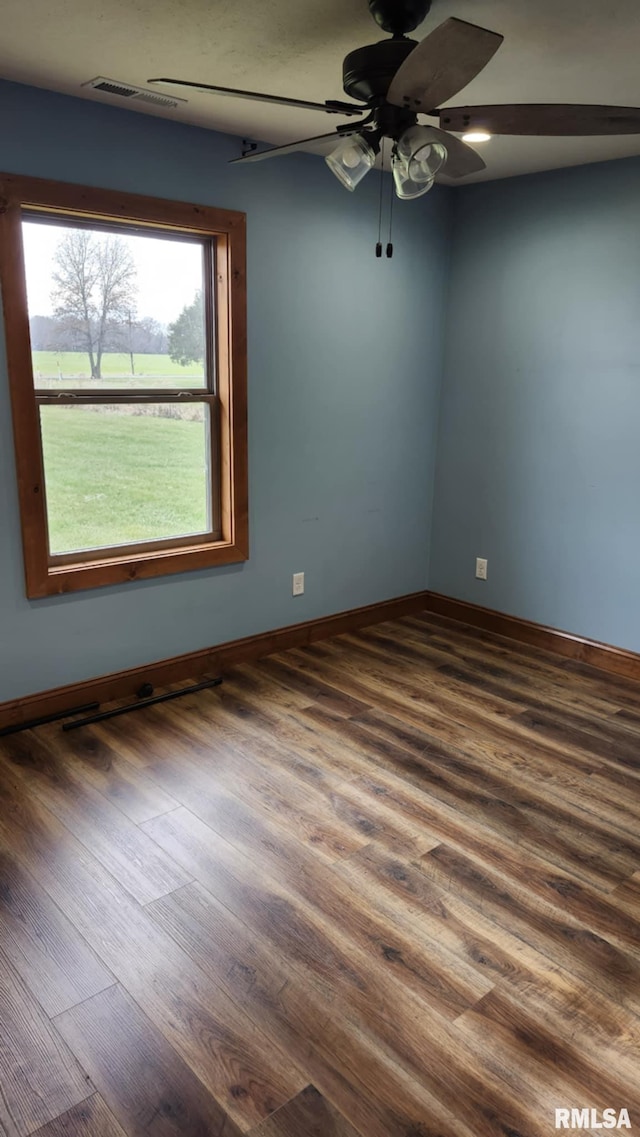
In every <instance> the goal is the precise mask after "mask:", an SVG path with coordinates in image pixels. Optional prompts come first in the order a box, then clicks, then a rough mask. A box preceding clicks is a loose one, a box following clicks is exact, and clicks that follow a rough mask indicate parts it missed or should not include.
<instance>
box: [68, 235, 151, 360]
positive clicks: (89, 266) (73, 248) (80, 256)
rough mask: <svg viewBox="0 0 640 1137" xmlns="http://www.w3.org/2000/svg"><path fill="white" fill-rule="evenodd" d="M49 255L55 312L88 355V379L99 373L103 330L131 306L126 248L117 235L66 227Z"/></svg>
mask: <svg viewBox="0 0 640 1137" xmlns="http://www.w3.org/2000/svg"><path fill="white" fill-rule="evenodd" d="M54 261H55V265H56V270H57V271H56V272H54V273H53V281H54V284H55V289H54V291H53V295H52V299H53V303H54V308H55V315H56V317H57V318H58V319H59V320H60V321H61V322H62V325H63V328H64V332H65V334H66V335H68V337H69V339H71V340H72V341H73V342H74V344H76V345H77V347H78V348H79V349H80V350H82V351H86V353H87V355H88V356H89V363H90V365H91V377H92V379H100V378H102V373H101V368H102V355H103V353H104V351H105V347H106V345H107V343H108V339H109V336H110V335H111V334H112V332H113V329H114V328H115V326H116V325H117V324H119V323H121V322H122V321H123V320H129V319H130V318H131V315H130V314H131V313H132V312H133V310H134V309H135V275H136V266H135V263H134V260H133V257H132V255H131V251H130V249H129V248H128V247H127V245H126V244H125V242H124V241H123V240H122V238H121V237H103V236H101V235H99V234H97V233H94V232H92V231H91V230H90V229H71V230H69V231H68V232H67V233H66V234H65V236H64V237H63V238H62V240H61V241H60V242H59V244H58V246H57V248H56V251H55V254H54Z"/></svg>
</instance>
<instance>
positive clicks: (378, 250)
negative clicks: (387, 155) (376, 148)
mask: <svg viewBox="0 0 640 1137" xmlns="http://www.w3.org/2000/svg"><path fill="white" fill-rule="evenodd" d="M383 190H384V138H383V139H382V144H381V150H380V209H379V211H378V241H377V244H376V256H377V257H381V256H382V197H383Z"/></svg>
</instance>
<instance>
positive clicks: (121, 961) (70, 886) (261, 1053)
mask: <svg viewBox="0 0 640 1137" xmlns="http://www.w3.org/2000/svg"><path fill="white" fill-rule="evenodd" d="M3 788H4V791H5V802H6V812H3V813H0V848H4V849H5V850H6V849H7V848H8V847H10V848H11V849H12V852H13V855H14V856H15V857H16V859H18V860H19V861H20V863H21V864H22V865H23V867H25V868H27V869H28V870H29V871H30V872H31V873H32V874H34V875H36V876H37V877H38V880H39V882H40V883H41V885H42V887H43V888H44V889H45V890H46V891H47V893H48V894H49V896H50V897H51V899H52V900H53V901H54V902H55V903H56V904H57V905H58V906H59V907H60V908H61V909H62V911H63V912H64V914H65V915H66V916H67V918H68V919H69V920H70V921H71V922H72V923H73V924H74V925H75V927H76V929H77V930H78V931H79V932H80V933H81V934H82V935H83V936H84V937H85V938H86V939H87V941H88V942H89V943H90V944H91V946H92V947H93V948H94V951H95V952H96V954H97V955H98V956H99V957H100V959H101V960H102V961H103V962H104V963H105V965H106V966H107V967H108V968H109V969H110V970H111V971H112V972H113V974H114V975H115V976H116V978H117V979H118V980H119V981H120V983H121V984H122V986H123V987H125V989H126V990H127V991H128V993H129V994H130V995H132V996H133V998H134V999H135V1000H136V1002H137V1003H138V1005H139V1006H140V1008H141V1009H142V1010H143V1011H144V1012H145V1014H146V1015H147V1016H148V1017H149V1018H150V1019H151V1020H152V1021H153V1023H154V1024H155V1026H156V1027H157V1028H158V1029H159V1030H160V1031H161V1033H163V1034H164V1036H165V1038H166V1039H167V1041H168V1042H169V1043H171V1045H172V1046H173V1047H174V1048H175V1049H176V1051H177V1052H178V1053H179V1054H181V1056H182V1057H183V1058H184V1060H185V1061H186V1062H187V1063H188V1064H189V1065H190V1066H191V1068H192V1070H193V1071H194V1073H195V1074H196V1076H197V1077H198V1078H199V1079H200V1081H201V1082H202V1083H203V1084H204V1085H205V1087H206V1088H207V1089H208V1090H209V1091H210V1093H212V1095H213V1096H214V1097H215V1098H216V1100H218V1101H220V1102H221V1104H222V1105H223V1106H224V1107H225V1109H226V1110H227V1112H228V1113H230V1114H231V1115H232V1117H233V1118H234V1120H235V1121H236V1122H237V1123H238V1124H239V1125H240V1126H243V1127H244V1128H250V1127H251V1126H252V1125H255V1124H256V1123H257V1122H258V1121H261V1120H262V1119H263V1118H264V1117H265V1116H268V1115H269V1114H270V1113H273V1112H274V1111H275V1110H276V1109H277V1108H278V1107H279V1106H280V1105H282V1104H283V1103H284V1102H285V1101H287V1100H288V1099H289V1098H290V1097H292V1096H293V1095H294V1094H295V1093H297V1092H298V1091H299V1090H300V1089H302V1088H303V1087H304V1085H306V1082H307V1081H308V1079H306V1080H305V1078H304V1076H303V1075H302V1073H301V1071H299V1070H298V1068H297V1065H296V1062H295V1059H294V1057H292V1056H291V1057H290V1056H285V1055H283V1054H282V1053H281V1052H280V1050H279V1049H278V1047H277V1046H275V1045H274V1044H273V1043H272V1042H270V1040H268V1039H267V1038H266V1037H265V1036H264V1034H263V1033H262V1031H261V1030H260V1028H259V1026H258V1025H257V1024H255V1023H254V1022H252V1021H251V1020H250V1019H249V1017H248V1016H247V1015H246V1014H245V1013H244V1012H243V1011H242V1010H241V1008H239V1007H238V1006H237V1004H236V1003H235V1002H234V1001H233V1000H232V999H230V998H229V997H228V996H227V995H225V993H224V991H222V990H220V988H219V987H218V986H217V985H215V984H212V983H211V982H210V981H209V980H207V978H206V977H205V976H204V975H203V974H202V973H201V971H200V969H199V968H198V967H197V966H196V965H195V964H193V963H192V962H191V960H190V958H189V956H188V955H187V954H186V953H184V952H182V951H180V949H179V948H178V947H177V945H176V944H175V942H174V941H173V940H172V939H170V938H169V937H167V936H163V935H162V934H161V932H160V931H159V929H158V928H157V926H155V925H154V924H153V923H152V921H151V920H150V918H149V916H148V915H147V914H146V912H145V910H144V909H142V908H141V907H140V906H139V904H138V903H137V902H136V901H135V900H133V898H132V897H131V896H130V895H129V894H128V893H127V892H126V891H125V890H124V889H123V888H122V887H121V886H120V885H119V884H118V882H117V881H116V880H115V879H114V878H113V877H112V876H110V874H109V873H108V872H106V870H105V869H103V867H102V866H101V865H100V864H99V862H97V861H96V860H94V859H93V858H92V857H91V855H90V854H89V853H88V852H87V851H86V849H85V848H84V847H83V846H82V845H81V844H80V843H79V842H78V841H76V840H75V838H73V837H72V836H71V835H70V834H69V833H68V831H67V830H65V829H64V827H63V826H62V825H61V824H60V822H58V820H57V819H56V818H55V817H54V816H53V815H51V814H49V813H48V812H47V811H46V810H45V809H44V808H43V807H42V805H41V803H40V802H39V801H38V799H37V798H34V799H29V798H28V797H26V796H25V795H24V792H23V787H22V786H21V784H20V783H18V785H17V787H11V785H10V784H9V783H7V782H5V784H4V787H3ZM167 816H169V815H167ZM238 1087H242V1089H238ZM83 1096H86V1094H84V1095H83Z"/></svg>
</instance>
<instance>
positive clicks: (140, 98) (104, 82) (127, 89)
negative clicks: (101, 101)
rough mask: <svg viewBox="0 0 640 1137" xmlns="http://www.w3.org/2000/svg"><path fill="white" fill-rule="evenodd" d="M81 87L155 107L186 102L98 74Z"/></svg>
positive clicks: (172, 105) (171, 105)
mask: <svg viewBox="0 0 640 1137" xmlns="http://www.w3.org/2000/svg"><path fill="white" fill-rule="evenodd" d="M82 86H83V87H93V90H94V91H102V92H103V94H105V95H116V96H117V97H118V98H119V99H128V100H129V102H131V103H151V104H153V106H156V107H177V106H178V105H179V104H180V103H186V102H187V100H186V99H178V98H176V97H175V96H174V95H171V96H169V95H159V94H157V93H156V92H155V91H147V90H145V88H144V87H132V86H131V84H130V83H119V82H118V81H117V80H116V79H105V78H104V76H103V75H98V77H97V79H90V80H89V81H88V82H87V83H83V84H82Z"/></svg>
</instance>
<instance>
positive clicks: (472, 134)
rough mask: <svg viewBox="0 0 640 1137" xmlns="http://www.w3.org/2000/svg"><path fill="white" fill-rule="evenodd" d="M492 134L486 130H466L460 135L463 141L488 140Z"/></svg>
mask: <svg viewBox="0 0 640 1137" xmlns="http://www.w3.org/2000/svg"><path fill="white" fill-rule="evenodd" d="M491 137H492V136H491V135H490V134H488V133H487V131H486V130H468V131H467V133H466V134H463V135H462V141H463V142H488V141H489V139H490V138H491Z"/></svg>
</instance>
